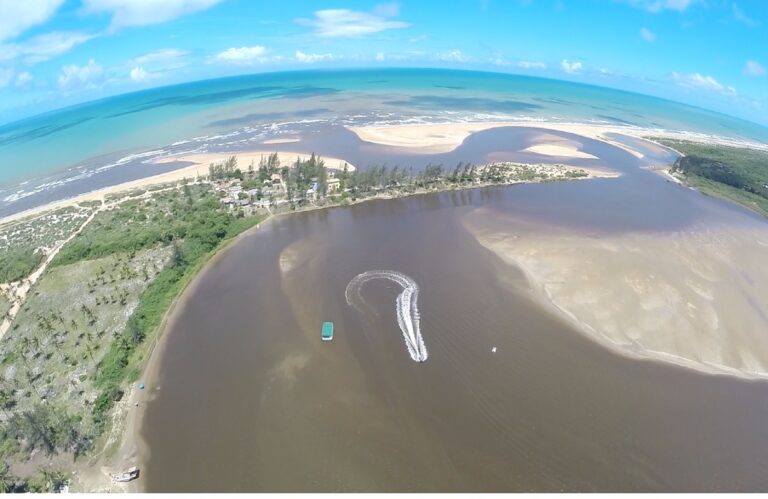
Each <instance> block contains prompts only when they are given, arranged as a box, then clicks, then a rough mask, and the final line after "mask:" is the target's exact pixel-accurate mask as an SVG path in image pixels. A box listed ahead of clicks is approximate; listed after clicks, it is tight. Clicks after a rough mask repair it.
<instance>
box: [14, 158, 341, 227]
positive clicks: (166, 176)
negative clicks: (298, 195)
mask: <svg viewBox="0 0 768 499" xmlns="http://www.w3.org/2000/svg"><path fill="white" fill-rule="evenodd" d="M270 154H273V152H269V151H261V150H256V151H242V152H227V153H205V154H188V155H182V156H174V157H168V158H163V159H161V160H159V161H156V163H157V164H167V163H177V162H189V163H192V164H191V165H187V166H183V167H181V168H177V169H176V170H172V171H170V172H165V173H159V174H157V175H151V176H148V177H143V178H140V179H136V180H130V181H128V182H122V183H119V184H115V185H111V186H109V187H103V188H100V189H95V190H92V191H89V192H85V193H82V194H78V195H76V196H72V197H69V198H65V199H61V200H58V201H52V202H50V203H46V204H43V205H40V206H36V207H34V208H30V209H28V210H24V211H20V212H17V213H13V214H10V215H7V216H5V217H3V218H0V226H2V225H5V224H7V223H11V222H16V221H18V220H22V219H24V218H28V217H34V216H37V215H39V214H42V213H45V212H47V211H52V210H56V209H60V208H67V207H70V206H75V205H77V204H79V203H83V202H87V201H101V202H102V203H103V202H104V201H105V198H106V196H109V195H113V194H120V193H124V192H128V191H132V190H137V189H148V188H150V187H153V186H157V185H162V184H169V183H172V182H179V181H181V180H184V179H189V180H191V181H194V180H196V179H197V178H199V177H206V176H208V165H209V164H210V163H216V162H219V161H223V160H225V159H226V158H227V157H229V156H237V157H238V158H243V159H257V158H260V157H261V156H268V155H270ZM309 156H310V153H278V157H279V158H280V161H281V163H282V162H283V161H285V162H286V163H285V164H290V163H292V162H293V161H295V160H296V158H297V157H298V158H301V159H302V160H304V159H306V158H308V157H309ZM322 159H323V160H325V161H326V163H329V164H327V165H326V167H327V168H328V169H330V170H339V169H340V168H341V166H340V163H346V164H347V165H348V166H349V171H354V170H355V167H354V165H352V164H351V163H349V162H347V161H345V160H343V159H340V158H326V157H323V158H322ZM331 162H333V163H334V164H330V163H331ZM243 166H245V165H243ZM241 168H242V166H241Z"/></svg>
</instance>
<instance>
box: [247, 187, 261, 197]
mask: <svg viewBox="0 0 768 499" xmlns="http://www.w3.org/2000/svg"><path fill="white" fill-rule="evenodd" d="M245 192H246V193H247V194H248V195H249V196H251V197H252V198H255V197H258V195H259V190H258V189H249V190H247V191H245Z"/></svg>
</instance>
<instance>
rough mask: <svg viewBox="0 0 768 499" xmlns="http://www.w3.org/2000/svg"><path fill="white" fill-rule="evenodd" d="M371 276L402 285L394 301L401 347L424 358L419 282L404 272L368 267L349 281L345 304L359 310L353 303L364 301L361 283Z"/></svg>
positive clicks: (415, 358) (415, 355)
mask: <svg viewBox="0 0 768 499" xmlns="http://www.w3.org/2000/svg"><path fill="white" fill-rule="evenodd" d="M374 279H388V280H390V281H392V282H394V283H396V284H398V285H400V286H401V287H402V288H403V292H402V293H400V294H399V295H397V300H395V312H396V314H397V325H398V326H400V330H401V331H402V332H403V339H404V340H405V346H406V347H407V348H408V353H409V354H410V355H411V358H412V359H413V360H414V361H416V362H424V361H425V360H427V357H428V353H427V347H426V345H424V338H422V337H421V328H420V327H419V285H418V284H416V281H414V280H413V279H411V278H410V277H408V276H407V275H405V274H403V273H401V272H397V271H394V270H371V271H368V272H363V273H362V274H358V275H356V276H355V277H354V278H353V279H352V280H351V281H349V284H347V290H346V291H345V295H346V298H347V304H348V305H349V306H351V307H354V308H356V309H357V310H358V311H360V307H358V306H357V305H355V304H356V303H364V302H365V300H364V299H363V296H362V295H361V294H360V291H361V290H362V288H363V285H364V284H365V283H366V282H368V281H372V280H374Z"/></svg>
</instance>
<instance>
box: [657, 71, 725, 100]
mask: <svg viewBox="0 0 768 499" xmlns="http://www.w3.org/2000/svg"><path fill="white" fill-rule="evenodd" d="M672 79H673V80H674V81H675V82H676V83H677V84H678V85H680V86H681V87H684V88H692V89H701V90H709V91H711V92H718V93H721V94H723V95H731V96H735V95H737V92H736V89H735V88H733V87H730V86H725V85H723V84H722V83H720V82H719V81H717V80H716V79H715V78H714V77H712V76H705V75H702V74H701V73H691V74H682V73H678V72H676V71H673V72H672Z"/></svg>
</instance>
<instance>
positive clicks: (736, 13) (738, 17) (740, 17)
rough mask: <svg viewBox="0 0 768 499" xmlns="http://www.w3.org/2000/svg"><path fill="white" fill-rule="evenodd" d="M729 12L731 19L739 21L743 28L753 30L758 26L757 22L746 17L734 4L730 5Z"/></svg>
mask: <svg viewBox="0 0 768 499" xmlns="http://www.w3.org/2000/svg"><path fill="white" fill-rule="evenodd" d="M731 12H732V13H733V18H734V19H736V20H737V21H739V22H740V23H742V24H744V25H745V26H749V27H750V28H754V27H755V26H759V25H760V23H759V22H758V21H755V20H754V19H752V18H751V17H749V16H748V15H746V14H745V13H744V11H743V10H741V9H740V8H739V6H738V5H737V4H736V3H735V2H734V3H733V5H731Z"/></svg>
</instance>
